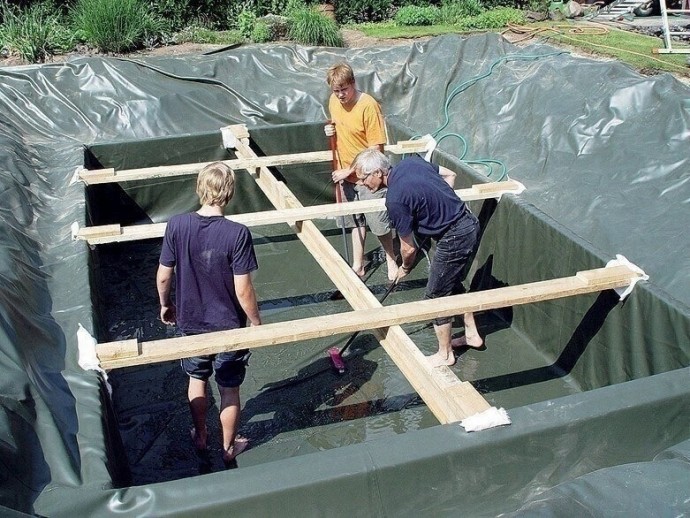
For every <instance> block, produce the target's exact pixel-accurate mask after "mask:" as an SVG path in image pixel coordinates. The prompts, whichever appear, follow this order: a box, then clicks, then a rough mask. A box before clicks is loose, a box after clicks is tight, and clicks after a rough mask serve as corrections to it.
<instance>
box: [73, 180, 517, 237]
mask: <svg viewBox="0 0 690 518" xmlns="http://www.w3.org/2000/svg"><path fill="white" fill-rule="evenodd" d="M486 185H488V186H491V187H490V188H486V187H484V186H486ZM521 188H522V185H521V184H520V183H519V182H516V181H514V180H508V181H505V182H493V183H490V184H477V185H473V186H472V187H470V188H467V189H458V190H456V191H455V192H456V194H457V195H458V196H459V197H460V199H462V200H464V201H475V200H484V199H488V198H496V197H500V196H502V195H503V194H509V193H513V192H517V191H519V190H520V189H521ZM384 209H385V200H384V199H377V200H362V201H355V202H349V203H331V204H324V205H313V206H311V207H301V206H300V207H295V208H288V209H281V210H268V211H262V212H253V213H248V214H236V215H233V216H227V218H228V219H231V220H233V221H237V222H238V223H242V224H244V225H247V226H248V227H254V226H261V225H274V224H279V223H288V224H294V222H296V221H304V220H307V219H328V218H335V217H338V216H345V215H348V214H367V213H370V212H378V211H380V210H384ZM165 227H166V224H165V223H151V224H146V225H133V226H129V227H120V226H119V225H97V226H92V227H84V228H81V229H79V231H78V232H77V234H76V235H75V238H76V239H80V240H84V241H87V242H88V243H89V244H90V245H102V244H106V243H122V242H126V241H137V240H141V239H152V238H157V237H162V236H163V235H164V234H165Z"/></svg>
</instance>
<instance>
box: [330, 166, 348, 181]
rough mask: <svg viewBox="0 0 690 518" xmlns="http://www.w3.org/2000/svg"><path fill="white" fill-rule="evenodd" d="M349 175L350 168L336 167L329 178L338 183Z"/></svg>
mask: <svg viewBox="0 0 690 518" xmlns="http://www.w3.org/2000/svg"><path fill="white" fill-rule="evenodd" d="M348 176H350V170H349V169H338V170H336V171H333V173H332V174H331V178H332V179H333V183H339V182H342V181H343V180H345V178H347V177H348Z"/></svg>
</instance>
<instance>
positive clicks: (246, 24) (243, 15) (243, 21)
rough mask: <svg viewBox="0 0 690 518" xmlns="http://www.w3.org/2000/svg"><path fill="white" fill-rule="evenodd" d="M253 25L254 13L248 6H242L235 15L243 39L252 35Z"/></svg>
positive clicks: (254, 20) (254, 22)
mask: <svg viewBox="0 0 690 518" xmlns="http://www.w3.org/2000/svg"><path fill="white" fill-rule="evenodd" d="M255 25H256V14H254V12H253V11H252V10H251V9H250V8H248V7H245V8H243V9H242V10H241V11H240V14H239V15H238V16H237V29H238V30H239V31H240V33H241V34H242V36H244V38H245V39H250V38H251V37H252V31H254V26H255Z"/></svg>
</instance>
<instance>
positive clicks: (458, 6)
mask: <svg viewBox="0 0 690 518" xmlns="http://www.w3.org/2000/svg"><path fill="white" fill-rule="evenodd" d="M483 10H484V8H483V7H482V3H481V1H480V0H451V1H448V2H444V3H443V5H442V6H441V9H440V16H439V18H440V20H441V23H448V24H454V23H457V21H458V20H460V19H461V18H466V17H468V16H477V15H479V14H481V13H482V11H483Z"/></svg>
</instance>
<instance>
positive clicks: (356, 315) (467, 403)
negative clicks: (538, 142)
mask: <svg viewBox="0 0 690 518" xmlns="http://www.w3.org/2000/svg"><path fill="white" fill-rule="evenodd" d="M226 129H229V130H230V131H231V132H232V134H233V135H234V136H235V139H236V140H235V151H236V154H237V156H238V159H237V160H236V161H235V167H237V168H247V169H249V170H250V172H251V174H252V176H253V177H254V179H255V181H256V183H257V185H258V186H259V188H261V190H262V191H263V192H264V194H265V195H266V197H267V198H268V199H269V200H270V201H271V202H272V203H273V204H274V206H275V207H276V209H277V210H275V211H267V212H258V213H253V214H248V215H242V216H232V219H233V220H236V221H241V222H242V223H245V224H248V225H249V224H256V225H263V224H272V223H280V222H283V223H289V224H291V226H292V228H293V229H294V230H295V232H296V234H297V236H298V238H299V239H300V240H301V241H302V243H303V244H304V245H305V246H306V248H307V249H308V250H309V252H310V253H311V254H312V255H313V256H314V258H315V259H316V260H317V263H318V264H319V265H321V267H322V268H323V269H324V270H325V271H326V273H327V274H328V275H329V277H330V278H331V280H332V282H333V284H334V285H335V286H336V288H338V289H339V290H340V292H341V293H342V294H343V296H344V297H345V299H346V300H347V301H348V302H349V303H350V305H351V306H352V308H353V311H351V312H346V313H340V314H336V315H328V316H323V317H313V318H307V319H301V320H293V321H290V322H278V323H273V324H265V325H262V326H259V327H256V328H247V329H234V330H230V331H220V332H215V333H207V334H204V335H199V336H188V337H180V338H171V339H166V340H156V341H150V342H138V341H137V340H136V339H132V340H124V341H120V342H111V343H104V344H99V345H97V346H96V353H97V355H98V358H99V361H100V363H101V367H102V368H104V369H112V368H118V367H125V366H130V365H138V364H143V363H152V362H159V361H166V360H171V359H178V358H184V357H189V356H195V355H199V354H211V353H217V352H221V351H230V350H234V349H241V348H247V347H249V348H256V347H263V346H269V345H277V344H283V343H289V342H298V341H302V340H307V339H310V338H317V337H325V336H333V335H336V334H341V333H349V332H353V331H359V330H365V329H370V330H372V332H373V334H374V335H375V336H376V337H377V339H378V340H379V342H380V343H381V345H382V346H383V348H384V349H385V350H386V352H387V353H388V355H389V356H390V357H391V359H392V360H393V361H394V362H395V364H396V365H397V366H398V368H399V369H400V370H401V372H402V373H403V374H404V375H405V377H406V378H407V380H408V381H409V382H410V384H411V385H412V387H413V388H414V389H415V391H417V393H418V394H419V395H420V397H421V398H422V399H423V400H424V402H425V403H426V404H427V406H428V407H429V409H430V410H431V412H432V413H433V414H434V415H435V416H436V418H437V419H438V420H439V421H440V422H441V423H452V422H456V421H460V420H462V419H464V418H466V417H469V416H471V415H474V414H477V413H480V412H483V411H484V410H487V409H489V408H490V405H489V403H488V402H487V401H486V400H485V399H484V398H483V397H482V396H481V395H480V394H479V393H478V392H477V391H476V390H475V388H474V387H473V386H472V385H471V384H470V383H468V382H464V381H461V380H459V379H458V378H457V376H456V375H455V374H454V373H453V371H451V369H449V368H448V367H445V366H441V367H431V366H430V364H429V363H428V361H427V360H426V358H425V357H424V355H423V354H422V353H421V352H420V350H419V349H418V348H417V346H416V345H415V344H414V342H412V340H411V339H410V337H409V336H407V334H406V333H405V332H404V331H403V329H402V328H401V327H400V324H403V323H408V322H415V321H420V320H429V319H431V318H435V317H439V316H450V315H458V314H462V313H464V312H467V311H481V310H488V309H495V308H500V307H507V306H512V305H517V304H528V303H532V302H537V301H540V300H550V299H554V298H559V297H569V296H573V295H577V294H582V293H590V292H595V291H601V290H604V289H609V288H617V287H624V286H628V285H630V283H631V282H632V281H634V280H635V279H637V278H638V277H640V276H641V274H640V273H638V272H637V271H635V270H634V269H632V268H630V267H628V266H625V265H621V266H615V267H613V268H602V269H595V270H587V271H584V272H579V273H578V274H577V275H575V276H573V277H565V278H561V279H554V280H550V281H541V282H536V283H531V284H523V285H518V286H509V287H506V288H498V289H495V290H488V291H482V292H478V293H469V294H464V295H456V296H452V297H445V298H443V299H434V300H429V301H418V302H411V303H406V304H398V305H394V306H388V307H385V308H384V307H383V306H381V304H380V303H379V301H378V300H377V299H376V297H375V296H374V295H373V294H372V293H371V292H370V291H369V289H368V288H367V287H366V286H365V285H364V283H362V281H361V280H360V278H359V277H358V276H357V275H356V274H355V273H354V272H353V271H352V269H351V268H350V267H349V265H348V264H347V263H346V262H345V260H344V259H343V258H342V257H341V256H340V254H338V252H337V251H336V250H335V249H334V248H333V246H332V245H331V244H330V243H329V242H328V240H327V239H326V238H325V236H324V235H323V234H322V233H321V231H320V230H319V229H318V228H317V227H316V225H315V224H314V223H313V222H312V221H311V219H312V218H315V217H328V216H337V215H343V214H350V213H360V212H373V211H377V210H381V208H382V205H381V203H383V201H382V200H381V201H380V203H378V204H372V205H366V203H369V202H357V203H359V204H360V205H358V204H357V203H347V204H341V206H337V205H333V206H318V207H303V206H302V205H301V203H300V202H299V200H298V199H297V198H296V197H295V196H294V194H293V193H292V192H291V191H290V190H289V189H288V188H287V186H286V185H285V184H284V183H283V182H281V181H279V180H277V179H276V178H275V177H274V176H273V175H272V174H271V172H270V171H269V170H268V166H269V165H277V163H276V160H277V157H262V158H261V160H262V161H263V162H261V163H260V162H259V161H257V159H258V158H259V157H257V156H256V154H255V153H254V152H253V151H252V150H251V149H250V147H249V133H248V132H247V129H246V127H245V126H244V125H236V126H230V127H229V128H226ZM424 147H425V143H424V142H421V141H409V142H406V143H402V145H401V144H398V145H397V147H396V146H390V147H387V150H389V151H392V152H396V151H397V152H401V153H407V152H417V151H423V150H424ZM319 153H322V152H319ZM305 155H309V156H311V157H312V158H313V157H316V156H318V157H319V159H318V161H327V160H330V155H323V154H322V155H316V154H312V153H309V154H302V155H292V157H295V156H299V157H300V158H299V159H300V160H302V158H304V157H305ZM288 157H290V156H289V155H282V156H281V158H280V160H292V158H288ZM314 160H316V158H314ZM230 162H232V161H228V163H230ZM283 163H300V162H295V161H289V162H283ZM301 163H304V162H301ZM238 164H244V165H238ZM203 165H205V164H196V165H194V166H174V167H177V169H176V171H179V172H176V173H175V174H194V173H195V172H198V170H199V169H200V168H201V167H203ZM231 166H232V165H231ZM154 169H155V171H154V174H157V175H159V176H161V175H163V168H154ZM150 170H151V169H149V170H148V171H150ZM132 171H137V173H136V175H141V177H144V178H151V176H149V175H147V170H132ZM182 171H184V172H182ZM125 173H126V174H125ZM81 176H82V178H84V179H85V181H87V182H88V183H96V182H102V181H122V180H123V179H124V178H125V177H127V180H131V179H134V174H131V175H130V172H125V171H122V172H119V173H118V172H114V171H112V170H108V171H107V173H103V174H101V173H98V172H93V173H91V172H84V173H83V174H82V175H81ZM106 176H107V177H108V178H111V179H110V180H103V178H105V177H106ZM94 178H99V179H98V180H96V181H93V179H94ZM114 178H118V179H117V180H115V179H114ZM515 189H516V185H515V184H513V183H510V182H500V183H499V184H498V185H496V184H483V185H479V186H474V187H473V188H471V189H466V190H459V191H457V192H458V194H459V195H460V196H461V197H462V198H463V199H466V200H469V199H485V198H493V197H500V195H501V194H503V193H505V192H511V191H513V192H515ZM105 227H109V228H103V227H101V228H98V227H92V228H90V229H81V230H80V231H79V232H77V233H76V234H75V238H77V239H84V240H87V241H88V242H89V243H92V244H99V243H104V242H113V241H127V240H131V239H144V238H147V237H157V236H162V235H163V232H164V230H165V224H164V223H163V224H157V225H140V226H138V227H145V228H143V229H142V230H141V231H139V230H137V227H124V228H121V227H119V225H106V226H105Z"/></svg>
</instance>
